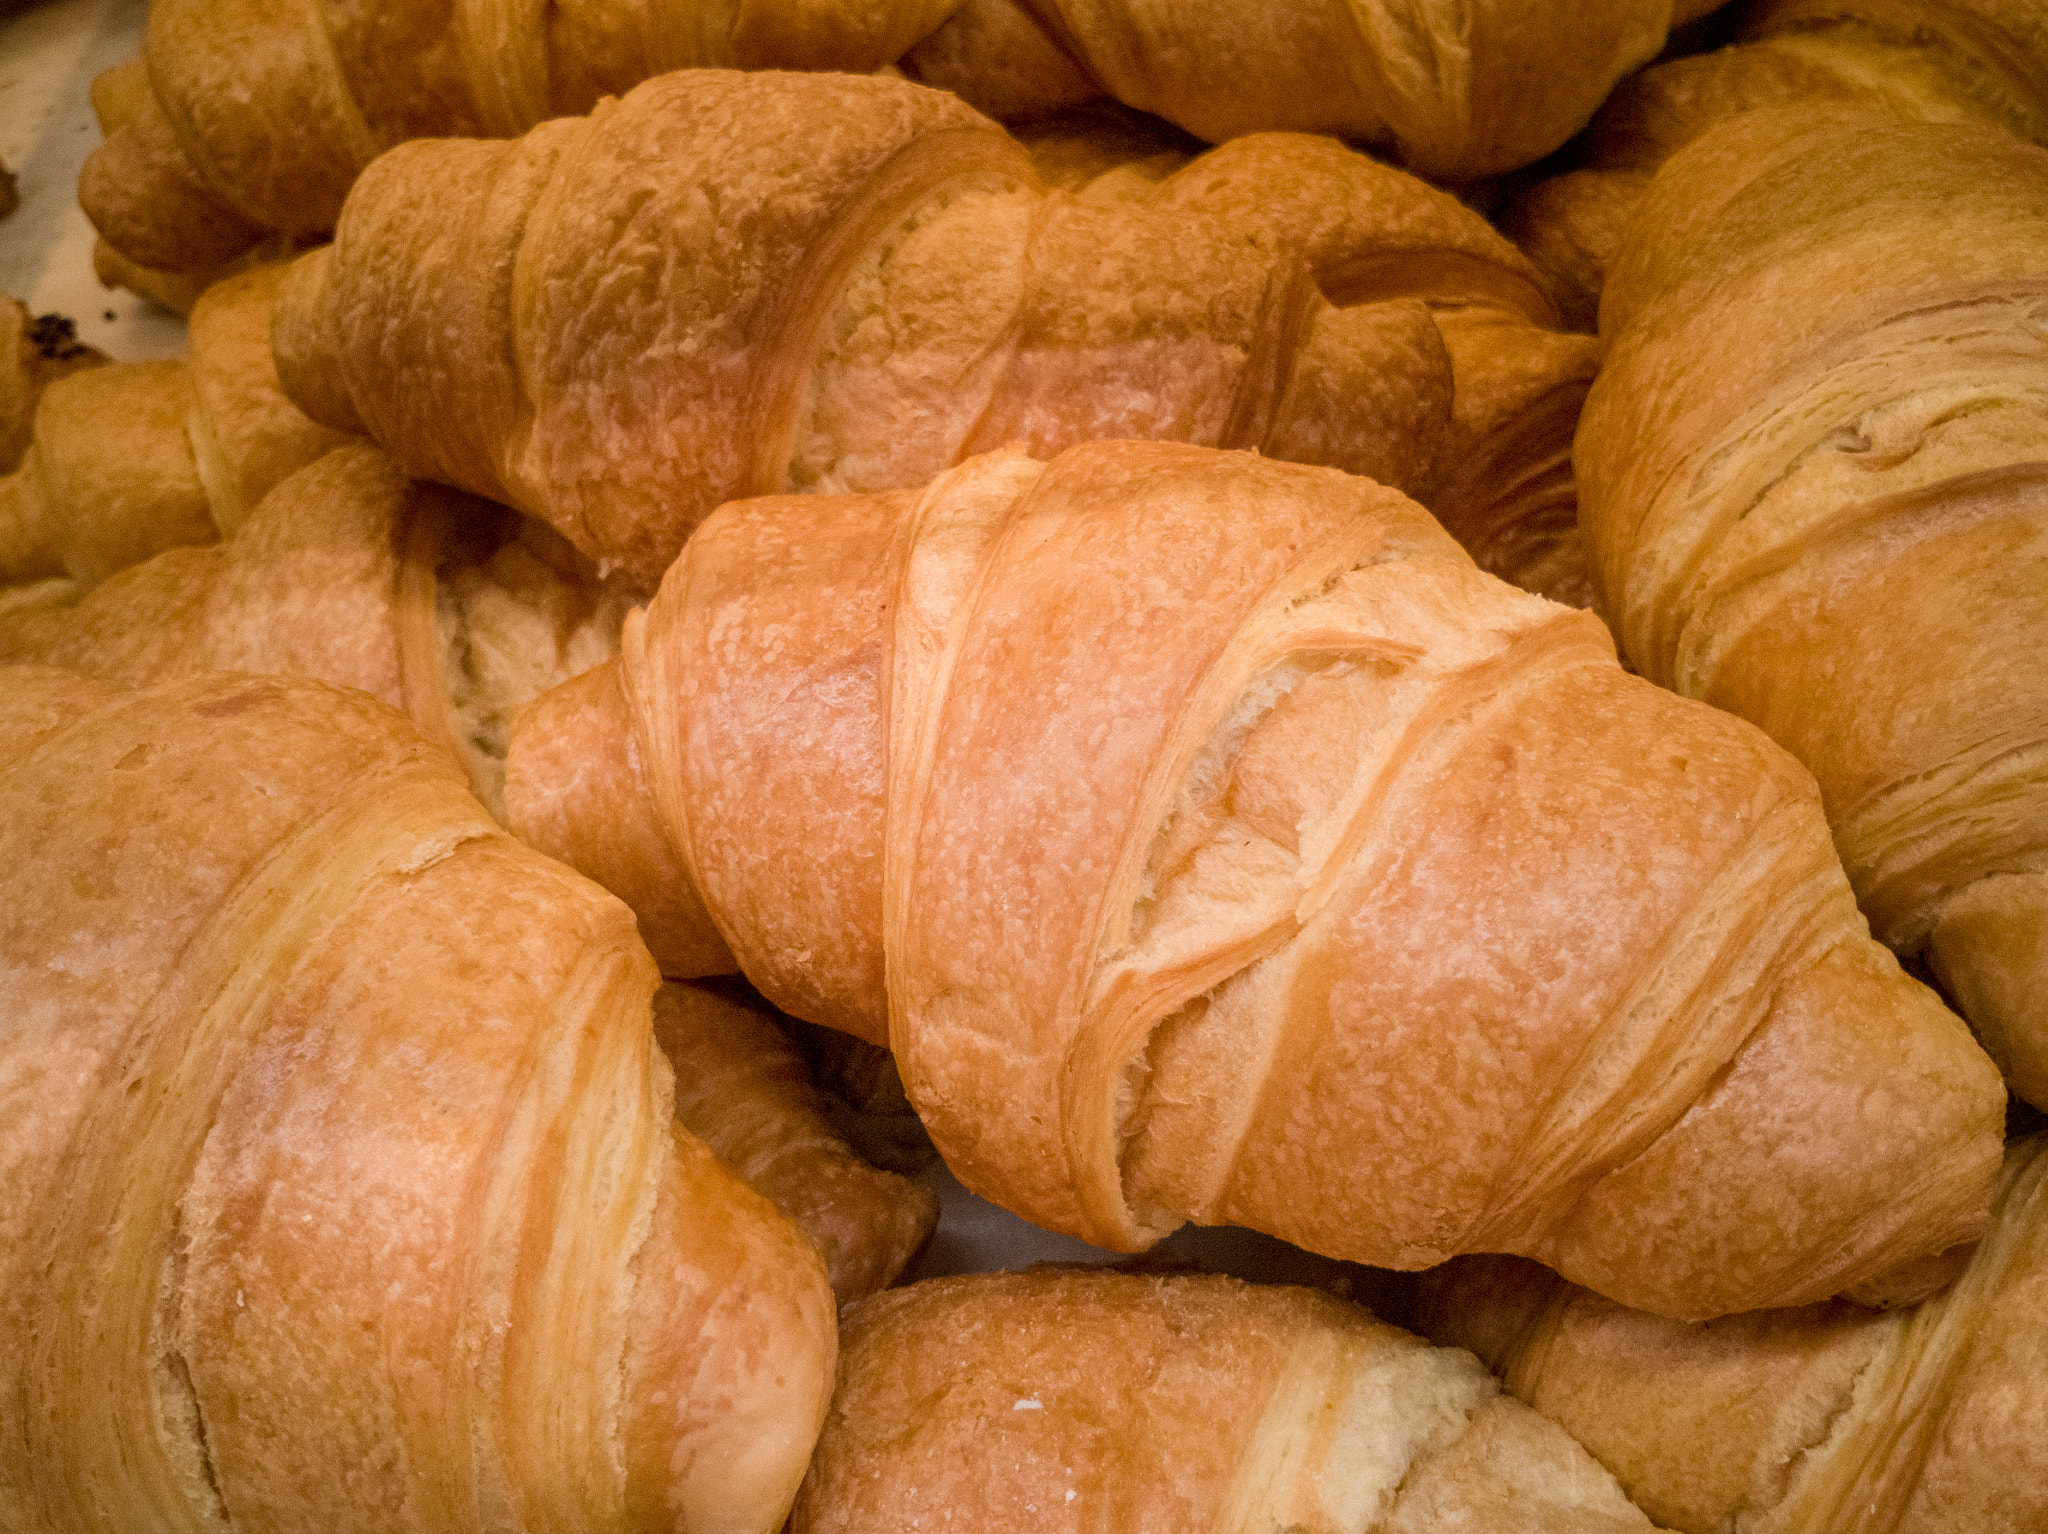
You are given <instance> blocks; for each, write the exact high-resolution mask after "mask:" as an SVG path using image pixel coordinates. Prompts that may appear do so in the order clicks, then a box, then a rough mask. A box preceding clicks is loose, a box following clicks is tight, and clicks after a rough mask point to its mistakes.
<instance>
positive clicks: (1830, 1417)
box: [1418, 1135, 2048, 1534]
mask: <svg viewBox="0 0 2048 1534" xmlns="http://www.w3.org/2000/svg"><path fill="white" fill-rule="evenodd" d="M2044 1174H2048V1136H2041V1135H2035V1136H2033V1137H2031V1138H2029V1139H2025V1140H2019V1141H2015V1142H2014V1143H2013V1145H2012V1147H2011V1149H2010V1150H2009V1151H2008V1153H2007V1155H2006V1163H2005V1174H2004V1176H2003V1178H2002V1179H2001V1181H2000V1183H1999V1190H1998V1203H1997V1207H1996V1212H1995V1214H1994V1217H1993V1223H1992V1226H1991V1230H1990V1232H1989V1234H1987V1235H1986V1237H1985V1239H1984V1241H1983V1243H1982V1244H1981V1245H1980V1246H1979V1247H1978V1248H1977V1252H1976V1255H1975V1256H1974V1257H1972V1258H1971V1260H1970V1266H1969V1268H1968V1269H1967V1270H1966V1271H1965V1272H1964V1274H1963V1276H1962V1277H1961V1278H1960V1279H1959V1280H1958V1281H1957V1282H1956V1284H1955V1286H1954V1287H1953V1288H1950V1289H1948V1290H1945V1291H1944V1292H1942V1293H1941V1294H1938V1295H1936V1296H1935V1297H1934V1298H1932V1299H1929V1300H1927V1301H1925V1302H1924V1303H1922V1304H1921V1305H1920V1306H1918V1307H1917V1308H1916V1309H1913V1310H1910V1311H1890V1312H1880V1311H1872V1310H1863V1309H1860V1308H1859V1307H1857V1306H1853V1305H1846V1304H1840V1303H1835V1304H1827V1305H1816V1306H1811V1307H1808V1308H1805V1309H1801V1310H1793V1311H1770V1312H1766V1313H1763V1314H1760V1315H1748V1316H1731V1317H1729V1318H1727V1319H1726V1320H1722V1321H1715V1322H1711V1323H1709V1324H1707V1325H1705V1326H1698V1327H1690V1326H1680V1325H1674V1324H1673V1323H1671V1322H1669V1321H1665V1320H1662V1319H1660V1318H1658V1317H1655V1316H1646V1315H1642V1314H1640V1313H1639V1312H1635V1311H1630V1310H1625V1309H1623V1308H1621V1307H1619V1306H1616V1305H1613V1304H1610V1303H1608V1302H1607V1301H1605V1300H1602V1299H1600V1298H1598V1297H1597V1296H1595V1295H1591V1294H1587V1293H1585V1292H1584V1291H1582V1290H1574V1289H1572V1288H1571V1287H1570V1286H1569V1285H1567V1284H1563V1283H1560V1282H1559V1281H1558V1280H1557V1279H1556V1278H1554V1277H1553V1276H1552V1275H1550V1274H1548V1273H1545V1272H1544V1271H1543V1270H1542V1269H1541V1268H1538V1267H1535V1266H1534V1265H1532V1264H1528V1263H1523V1262H1520V1261H1517V1260H1516V1259H1513V1258H1460V1259H1459V1260H1458V1261H1457V1262H1454V1263H1452V1264H1450V1265H1448V1266H1447V1267H1445V1268H1444V1269H1442V1270H1441V1271H1439V1272H1437V1273H1432V1274H1430V1275H1428V1276H1427V1277H1426V1278H1425V1279H1424V1280H1423V1303H1422V1306H1421V1308H1420V1312H1419V1315H1418V1324H1420V1325H1421V1326H1422V1328H1423V1329H1424V1330H1425V1331H1426V1332H1428V1333H1429V1334H1430V1335H1431V1336H1433V1337H1436V1338H1437V1339H1439V1340H1440V1341H1446V1342H1451V1343H1455V1344H1456V1345H1458V1346H1461V1347H1469V1348H1472V1349H1474V1350H1475V1351H1477V1352H1478V1353H1479V1354H1480V1356H1482V1357H1483V1358H1485V1359H1486V1360H1487V1361H1488V1362H1489V1363H1491V1364H1492V1365H1493V1367H1494V1368H1496V1369H1498V1370H1500V1371H1501V1372H1502V1373H1503V1374H1504V1376H1505V1377H1506V1379H1507V1382H1508V1386H1509V1388H1510V1389H1511V1390H1512V1391H1513V1392H1514V1393H1515V1394H1516V1395H1517V1396H1519V1397H1521V1398H1522V1399H1523V1400H1525V1401H1528V1402H1529V1403H1531V1404H1532V1405H1534V1406H1535V1407H1536V1408H1537V1409H1538V1410H1540V1411H1542V1412H1543V1413H1545V1414H1546V1415H1548V1416H1551V1417H1554V1418H1556V1419H1557V1420H1558V1421H1559V1422H1562V1423H1563V1424H1564V1425H1565V1426H1566V1427H1567V1428H1569V1429H1570V1430H1571V1432H1572V1433H1573V1434H1574V1435H1575V1436H1576V1437H1578V1438H1579V1439H1580V1440H1581V1441H1582V1442H1583V1443H1584V1444H1585V1445H1586V1446H1587V1447H1588V1448H1589V1449H1591V1450H1592V1451H1593V1453H1594V1454H1595V1455H1596V1456H1598V1458H1599V1459H1600V1461H1601V1463H1603V1464H1605V1465H1607V1466H1608V1467H1609V1468H1610V1469H1612V1470H1613V1471H1614V1472H1615V1473H1616V1474H1617V1475H1618V1476H1619V1477H1620V1478H1621V1483H1622V1486H1623V1488H1624V1489H1625V1490H1626V1491H1627V1492H1628V1493H1629V1495H1630V1496H1631V1497H1632V1498H1634V1499H1635V1501H1637V1502H1638V1503H1640V1504H1641V1505H1642V1506H1643V1507H1644V1508H1645V1509H1647V1510H1648V1511H1649V1513H1650V1514H1651V1516H1652V1517H1654V1518H1657V1519H1659V1520H1660V1521H1662V1522H1664V1523H1667V1524H1669V1525H1670V1526H1671V1527H1672V1528H1674V1529H1683V1530H1686V1531H1688V1534H1734V1531H1735V1530H1737V1529H1740V1530H1742V1531H1743V1534H1851V1531H1859V1534H1860V1531H1863V1530H1871V1529H1884V1530H1886V1531H1888V1534H1954V1531H1956V1530H1961V1529H1968V1530H1970V1531H1971V1534H2031V1531H2033V1530H2036V1529H2040V1528H2042V1527H2044V1526H2048V1434H2044V1433H2043V1431H2042V1428H2043V1412H2044V1410H2048V1406H2044V1401H2043V1397H2042V1393H2041V1381H2042V1379H2043V1378H2044V1377H2048V1175H2044Z"/></svg>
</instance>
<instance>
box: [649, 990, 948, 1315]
mask: <svg viewBox="0 0 2048 1534" xmlns="http://www.w3.org/2000/svg"><path fill="white" fill-rule="evenodd" d="M654 1037H655V1039H656V1041H657V1042H659V1043H660V1045H661V1047H662V1051H663V1053H665V1054H666V1055H667V1056H668V1058H669V1062H670V1063H671V1064H672V1065H673V1066H674V1067H675V1072H676V1117H677V1118H678V1119H679V1120H680V1121H681V1122H682V1124H683V1126H684V1127H685V1128H687V1129H689V1130H690V1131H691V1133H693V1134H695V1135H696V1136H697V1137H698V1138H699V1139H701V1140H702V1141H703V1142H704V1143H705V1144H706V1145H707V1146H709V1147H710V1148H711V1150H712V1152H713V1153H714V1154H715V1155H716V1156H717V1157H718V1158H719V1159H720V1160H721V1161H723V1162H724V1163H725V1164H726V1165H727V1166H729V1167H731V1168H732V1169H733V1170H734V1171H736V1172H738V1173H739V1174H740V1176H741V1177H743V1178H745V1179H746V1182H747V1186H748V1187H750V1188H752V1189H753V1190H754V1191H755V1192H756V1193H759V1194H761V1195H762V1196H764V1197H765V1198H767V1199H768V1200H769V1201H770V1202H771V1203H773V1204H774V1205H775V1207H776V1208H778V1209H780V1210H781V1211H782V1212H783V1213H784V1214H785V1215H787V1216H788V1217H789V1218H790V1219H791V1220H793V1221H795V1222H796V1224H797V1226H798V1227H799V1228H800V1229H801V1230H802V1231H803V1232H804V1234H805V1235H807V1236H809V1237H810V1238H811V1242H812V1244H813V1245H815V1246H816V1247H817V1248H818V1251H819V1254H820V1255H821V1256H822V1257H823V1258H824V1259H825V1267H826V1271H827V1272H828V1273H829V1274H830V1275H831V1279H832V1292H833V1294H834V1295H836V1296H837V1297H838V1299H839V1302H840V1303H841V1304H842V1305H843V1304H846V1303H847V1302H848V1301H850V1300H857V1299H862V1298H864V1297H866V1296H867V1295H870V1294H873V1293H875V1292H876V1291H877V1290H880V1289H885V1288H887V1287H888V1286H889V1285H890V1284H892V1283H894V1282H895V1281H896V1276H897V1274H899V1273H901V1272H902V1271H903V1269H904V1267H905V1265H907V1264H908V1263H909V1262H910V1261H911V1259H912V1258H914V1257H916V1256H917V1254H918V1252H919V1250H920V1249H921V1248H922V1247H923V1246H924V1244H925V1242H926V1241H927V1240H929V1239H930V1237H931V1233H932V1230H933V1228H934V1227H935V1226H937V1224H938V1220H939V1201H938V1197H937V1195H936V1194H934V1193H933V1192H932V1190H931V1189H929V1188H927V1187H925V1186H924V1185H923V1184H922V1183H914V1182H912V1181H911V1180H910V1179H909V1178H907V1177H900V1176H898V1175H897V1174H896V1173H894V1172H885V1171H882V1170H881V1169H879V1168H877V1167H873V1166H870V1165H868V1163H867V1162H865V1161H863V1160H862V1159H861V1158H860V1157H859V1156H858V1155H856V1154H855V1153H854V1151H853V1149H852V1147H851V1146H849V1145H848V1144H847V1143H846V1141H845V1140H843V1139H842V1138H840V1136H839V1134H838V1133H837V1132H836V1131H835V1130H834V1129H833V1127H832V1125H831V1122H830V1120H829V1118H828V1116H827V1112H826V1108H825V1104H824V1100H823V1099H822V1098H821V1097H820V1096H819V1093H818V1090H817V1088H815V1087H814V1086H812V1085H811V1077H810V1071H809V1070H808V1068H807V1067H806V1066H805V1064H804V1059H803V1056H802V1055H801V1054H800V1053H799V1052H798V1051H797V1048H796V1046H795V1045H794V1044H792V1043H791V1042H790V1041H789V1040H788V1039H787V1038H786V1037H785V1036H784V1035H783V1034H782V1033H781V1032H780V1031H778V1030H777V1028H776V1027H775V1025H774V1024H773V1023H772V1022H770V1021H769V1020H768V1019H767V1018H766V1017H764V1016H762V1015H761V1014H759V1013H757V1012H755V1011H753V1010H751V1009H749V1008H748V1007H746V1006H743V1005H741V1004H740V1003H738V1002H735V1001H732V1000H730V999H728V998H726V997H723V996H720V995H717V994H716V993H714V992H712V991H709V990H706V989H705V988H704V987H702V986H698V985H690V984H669V985H665V986H663V987H662V988H661V989H660V990H659V991H658V992H656V993H655V998H654Z"/></svg>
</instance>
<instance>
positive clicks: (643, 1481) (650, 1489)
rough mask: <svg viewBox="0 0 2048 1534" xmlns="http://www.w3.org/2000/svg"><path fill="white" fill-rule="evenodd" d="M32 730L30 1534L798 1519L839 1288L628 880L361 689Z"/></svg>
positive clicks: (0, 1153)
mask: <svg viewBox="0 0 2048 1534" xmlns="http://www.w3.org/2000/svg"><path fill="white" fill-rule="evenodd" d="M0 717H4V721H5V727H4V728H0V774H4V787H0V840H4V844H5V847H6V856H5V859H4V863H0V866H4V868H5V869H6V875H5V877H6V881H7V883H6V899H5V901H4V902H0V910H4V913H5V914H4V916H0V995H4V998H5V1005H4V1006H0V1020H4V1021H0V1060H4V1068H0V1094H4V1097H0V1102H4V1104H5V1106H4V1110H0V1126H4V1127H0V1435H4V1437H5V1441H6V1443H7V1445H8V1450H7V1452H6V1453H4V1454H0V1525H4V1526H5V1527H7V1528H8V1529H10V1530H23V1531H30V1534H38V1531H45V1530H47V1531H56V1530H74V1529H82V1528H107V1529H143V1528H186V1529H206V1528H227V1527H235V1528H245V1529H255V1528H261V1529H265V1530H276V1531H285V1530H320V1531H323V1534H326V1531H337V1530H340V1531H347V1530H363V1531H369V1530H376V1531H380V1534H382V1531H388V1530H392V1529H400V1528H407V1529H412V1528H416V1529H433V1530H436V1531H466V1530H475V1531H481V1530H483V1529H485V1528H504V1527H508V1526H509V1527H519V1528H529V1529H538V1528H558V1529H590V1528H620V1527H635V1528H675V1529H699V1528H719V1529H733V1530H759V1531H771V1530H774V1529H776V1528H778V1527H779V1525H780V1523H781V1521H782V1518H783V1516H784V1514H785V1512H786V1511H787V1508H788V1506H789V1504H790V1500H791V1498H792V1497H793V1495H794V1493H795V1491H796V1489H797V1485H798V1482H799V1481H800V1479H801V1476H802V1474H803V1469H804V1463H805V1460H806V1459H807V1457H808V1455H809V1452H810V1449H811V1446H812V1442H813V1440H814V1438H815V1435H816V1432H817V1430H818V1427H819V1425H820V1423H821V1422H822V1420H823V1416H824V1412H825V1409H826V1406H827V1403H828V1398H829V1389H830V1380H831V1374H832V1365H833V1358H834V1348H835V1344H834V1319H833V1307H832V1301H831V1295H830V1290H829V1288H828V1286H827V1284H826V1281H825V1275H824V1271H823V1268H822V1266H821V1264H820V1263H819V1261H818V1259H817V1257H816V1255H815V1253H814V1252H813V1251H812V1250H811V1248H810V1246H809V1244H808V1243H807V1242H806V1241H805V1240H804V1239H803V1237H802V1236H801V1235H800V1234H799V1233H798V1232H797V1230H796V1229H795V1228H794V1227H793V1226H791V1225H790V1224H789V1223H788V1222H787V1221H785V1220H784V1219H783V1218H782V1217H781V1216H780V1215H778V1214H776V1213H775V1212H774V1210H773V1209H772V1208H770V1207H769V1205H768V1204H767V1203H766V1201H765V1200H763V1199H761V1198H760V1197H759V1196H758V1195H756V1194H754V1193H752V1192H751V1191H749V1190H748V1189H747V1188H745V1187H744V1186H743V1185H742V1184H741V1183H740V1182H739V1180H738V1179H737V1178H736V1177H734V1176H733V1175H732V1174H731V1173H730V1172H729V1171H727V1170H726V1169H725V1168H724V1167H723V1166H722V1165H720V1164H719V1163H718V1161H717V1160H716V1159H715V1158H714V1157H712V1155H711V1154H710V1153H709V1152H708V1151H706V1150H705V1149H704V1148H703V1147H702V1146H701V1145H700V1144H699V1143H698V1142H697V1141H696V1140H694V1139H693V1138H692V1137H691V1136H690V1135H689V1134H687V1133H686V1132H684V1131H682V1130H681V1129H679V1128H678V1127H676V1126H675V1124H674V1122H673V1120H672V1118H671V1116H670V1102H671V1094H670V1082H669V1074H668V1069H667V1067H666V1065H665V1064H664V1063H663V1062H662V1058H661V1055H660V1052H659V1050H657V1049H656V1047H655V1043H654V1039H653V1035H652V1031H651V1029H650V1027H649V997H650V995H651V993H652V992H653V990H654V988H655V985H656V981H657V977H656V975H655V971H654V967H653V965H652V964H651V963H650V962H649V960H648V958H647V955H646V952H645V950H644V949H643V948H642V947H641V946H640V944H639V943H638V941H637V940H636V939H635V937H634V934H633V926H632V919H631V916H630V914H629V913H628V912H627V911H626V910H625V908H624V907H622V906H621V905H619V904H618V902H617V901H615V900H613V899H611V898H610V897H608V896H606V895H605V894H604V893H603V892H602V891H600V890H597V889H596V888H594V887H593V886H591V885H590V884H589V883H588V882H587V881H585V880H583V879H580V878H578V877H577V876H575V875H574V874H572V873H570V872H569V871H568V870H566V869H564V868H562V867H560V866H559V865H557V864H554V863H551V862H549V861H548V860H547V859H544V858H542V857H539V856H537V855H536V854H534V853H532V852H531V851H529V850H528V849H526V848H524V847H521V846H519V845H517V844H516V843H514V842H513V841H511V839H510V838H508V837H506V836H505V835H504V834H503V833H502V832H500V831H499V830H498V829H497V828H496V827H495V826H493V825H492V824H491V823H490V821H489V820H487V819H486V818H485V817H484V815H483V813H482V811H481V810H480V809H479V808H478V807H477V805H476V803H475V801H474V800H473V799H472V798H471V797H470V795H469V794H468V792H467V790H466V789H465V788H464V787H463V786H462V784H461V782H460V780H459V779H458V777H457V776H456V774H455V773H454V771H453V769H452V767H451V765H450V764H449V763H447V761H446V760H445V758H444V757H443V755H442V754H441V753H440V752H439V751H438V750H437V749H436V748H434V747H433V746H432V745H430V744H429V743H427V742H426V741H424V740H422V739H421V738H420V737H419V736H418V734H417V733H416V732H414V731H413V730H412V729H411V728H410V726H408V725H407V724H406V723H405V722H404V721H403V720H402V719H401V718H400V717H398V716H397V715H395V714H393V713H391V712H390V711H389V710H387V709H385V708H383V707H382V706H381V705H379V704H377V703H375V702H374V701H373V700H371V699H369V698H367V697H364V696H363V695H361V694H357V693H350V692H345V691H342V690H338V689H335V688H330V687H326V686H322V685H319V684H315V683H310V682H300V681H291V680H286V679H281V678H250V677H238V676H230V677H219V676H215V677H206V678H199V679H189V680H185V681H180V682H176V683H172V684H169V685H167V686H163V687H160V688H156V689H153V690H151V691H147V692H143V693H139V694H125V693H121V692H119V691H117V690H114V689H110V688H107V687H104V686H102V685H99V684H96V683H93V682H91V681H89V680H87V679H85V678H81V677H79V676H76V675H74V674H71V673H67V672H62V671H54V670H41V669H31V670H26V671H23V670H16V671H14V672H11V673H10V674H9V675H8V677H7V679H6V683H5V686H4V687H0Z"/></svg>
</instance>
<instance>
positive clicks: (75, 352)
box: [23, 314, 113, 362]
mask: <svg viewBox="0 0 2048 1534" xmlns="http://www.w3.org/2000/svg"><path fill="white" fill-rule="evenodd" d="M107 318H108V319H112V318H113V315H112V314H109V315H108V316H107ZM23 339H25V340H26V341H27V342H28V344H29V345H31V346H33V347H34V348H35V349H36V350H37V351H38V352H40V353H42V355H43V356H45V357H47V358H49V359H50V361H52V362H69V361H70V360H71V359H72V358H74V357H82V356H84V355H85V354H86V353H87V352H89V351H91V350H92V348H91V347H89V346H86V345H84V344H83V343H82V342H80V341H79V339H78V322H77V321H76V320H74V319H72V318H71V317H70V316H69V315H64V314H39V315H37V316H36V319H35V323H34V324H32V325H30V326H29V328H28V333H27V335H26V336H25V337H24V338H23Z"/></svg>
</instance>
